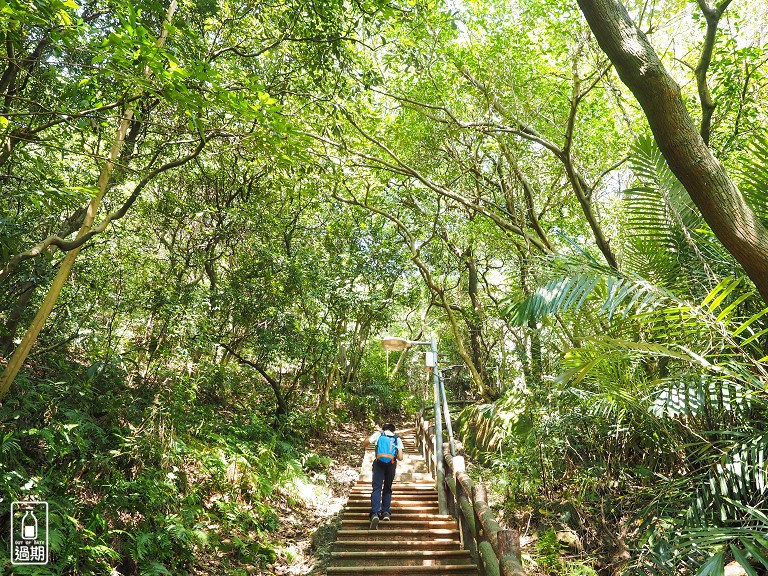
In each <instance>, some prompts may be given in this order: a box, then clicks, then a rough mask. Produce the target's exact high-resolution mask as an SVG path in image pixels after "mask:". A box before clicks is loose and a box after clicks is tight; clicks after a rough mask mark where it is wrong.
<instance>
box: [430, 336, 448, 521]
mask: <svg viewBox="0 0 768 576" xmlns="http://www.w3.org/2000/svg"><path fill="white" fill-rule="evenodd" d="M429 345H430V347H431V348H432V359H433V360H434V364H435V365H434V366H433V367H432V382H433V388H434V395H435V482H436V484H437V502H438V509H439V511H440V514H448V503H447V501H446V499H445V470H444V468H443V422H442V418H441V415H440V412H441V410H440V367H439V363H438V360H437V341H436V340H435V338H434V337H433V338H432V339H431V340H430V341H429Z"/></svg>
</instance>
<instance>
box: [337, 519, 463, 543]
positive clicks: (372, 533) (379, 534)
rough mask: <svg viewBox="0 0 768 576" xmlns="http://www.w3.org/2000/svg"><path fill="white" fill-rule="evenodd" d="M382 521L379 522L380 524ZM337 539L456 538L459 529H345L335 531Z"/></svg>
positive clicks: (398, 539)
mask: <svg viewBox="0 0 768 576" xmlns="http://www.w3.org/2000/svg"><path fill="white" fill-rule="evenodd" d="M381 524H382V523H379V526H381ZM337 538H338V539H339V540H352V541H360V540H368V541H377V542H378V541H380V540H388V541H395V542H401V541H413V540H435V539H437V540H458V539H459V531H458V530H457V529H456V528H452V529H447V528H403V529H401V530H366V529H363V530H361V529H359V528H355V529H345V528H342V529H341V530H339V531H338V532H337Z"/></svg>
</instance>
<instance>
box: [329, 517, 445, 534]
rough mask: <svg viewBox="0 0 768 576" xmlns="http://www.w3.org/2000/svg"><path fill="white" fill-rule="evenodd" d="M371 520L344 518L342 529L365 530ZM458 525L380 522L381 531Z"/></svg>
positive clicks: (410, 521)
mask: <svg viewBox="0 0 768 576" xmlns="http://www.w3.org/2000/svg"><path fill="white" fill-rule="evenodd" d="M370 523H371V522H370V520H368V519H367V518H366V519H365V520H347V519H346V518H342V520H341V528H342V530H344V529H351V530H354V529H355V528H357V529H360V530H365V529H367V528H368V526H369V525H370ZM456 527H457V524H456V521H455V520H398V519H397V517H393V519H392V520H389V521H386V520H381V521H380V522H379V528H378V529H379V530H385V531H389V530H401V529H403V528H414V529H415V528H445V529H447V530H450V529H452V528H456Z"/></svg>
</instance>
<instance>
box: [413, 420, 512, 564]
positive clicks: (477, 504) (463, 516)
mask: <svg viewBox="0 0 768 576" xmlns="http://www.w3.org/2000/svg"><path fill="white" fill-rule="evenodd" d="M416 439H417V443H418V446H419V449H420V450H421V453H422V455H423V456H424V459H425V460H426V461H427V462H428V463H429V471H430V472H431V473H432V476H433V477H435V476H436V474H437V473H438V470H437V469H436V466H435V463H436V459H435V451H436V446H435V427H434V425H433V424H431V423H430V422H429V421H428V420H425V419H424V417H423V415H422V414H419V416H418V422H417V425H416ZM439 454H440V457H441V458H442V459H443V467H442V470H440V472H443V471H444V473H443V474H442V476H443V477H442V478H436V480H435V481H436V482H443V483H444V485H445V488H446V489H445V491H444V493H445V498H446V505H447V508H448V511H449V512H450V514H451V516H453V517H454V519H456V521H457V522H458V523H459V532H460V534H461V542H462V545H463V546H464V548H465V549H467V550H469V551H470V552H471V553H472V556H473V557H474V558H475V560H476V561H477V565H478V566H479V567H480V570H481V573H482V574H483V576H524V574H525V571H524V570H523V566H522V564H521V563H520V536H519V534H518V532H517V531H516V530H503V529H502V528H501V526H499V523H498V522H497V521H496V518H495V517H494V515H493V511H492V510H491V509H490V508H489V507H488V499H487V495H486V490H485V487H483V486H482V485H481V484H478V483H475V482H474V481H473V480H472V478H470V477H469V475H468V474H467V473H466V472H465V468H464V457H463V456H461V455H458V454H457V455H455V456H452V455H451V449H450V445H449V443H448V442H445V443H443V445H442V446H441V450H440V453H439Z"/></svg>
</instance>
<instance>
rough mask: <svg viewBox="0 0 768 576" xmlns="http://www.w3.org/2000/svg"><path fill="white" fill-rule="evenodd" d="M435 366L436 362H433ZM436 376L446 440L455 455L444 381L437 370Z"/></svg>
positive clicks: (454, 443) (441, 374)
mask: <svg viewBox="0 0 768 576" xmlns="http://www.w3.org/2000/svg"><path fill="white" fill-rule="evenodd" d="M435 368H437V364H435ZM437 377H438V379H439V380H440V397H441V398H442V401H443V411H444V412H445V427H446V428H447V429H448V442H449V443H450V446H451V456H456V442H455V441H454V440H453V426H451V413H450V412H449V411H448V396H446V394H445V382H444V381H443V373H442V372H440V371H439V370H438V372H437Z"/></svg>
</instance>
